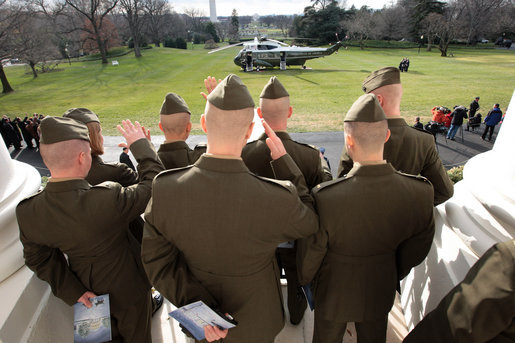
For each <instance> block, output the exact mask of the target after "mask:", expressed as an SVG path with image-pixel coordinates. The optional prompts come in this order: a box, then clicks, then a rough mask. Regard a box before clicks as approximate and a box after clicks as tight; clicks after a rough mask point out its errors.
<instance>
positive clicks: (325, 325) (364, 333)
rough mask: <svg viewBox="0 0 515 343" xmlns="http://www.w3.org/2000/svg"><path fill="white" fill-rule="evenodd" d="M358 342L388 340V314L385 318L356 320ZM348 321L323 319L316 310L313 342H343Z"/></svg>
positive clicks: (375, 342)
mask: <svg viewBox="0 0 515 343" xmlns="http://www.w3.org/2000/svg"><path fill="white" fill-rule="evenodd" d="M354 325H355V326H356V333H357V342H358V343H384V342H386V327H387V325H388V315H386V316H385V317H384V318H383V319H379V320H375V321H367V322H356V323H354ZM346 328H347V323H345V322H336V321H333V320H325V319H322V318H321V316H320V314H318V315H317V311H316V310H315V332H314V334H313V343H341V342H342V340H343V336H344V335H345V330H346Z"/></svg>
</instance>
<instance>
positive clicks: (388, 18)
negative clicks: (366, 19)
mask: <svg viewBox="0 0 515 343" xmlns="http://www.w3.org/2000/svg"><path fill="white" fill-rule="evenodd" d="M406 28H407V13H406V10H405V9H404V8H403V7H402V6H398V5H396V6H392V7H385V8H383V9H382V10H381V11H380V12H379V13H378V14H377V26H376V32H377V36H378V37H379V38H381V39H386V40H392V39H394V40H398V39H401V38H403V37H405V36H406V35H407V32H406Z"/></svg>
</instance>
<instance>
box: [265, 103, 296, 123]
mask: <svg viewBox="0 0 515 343" xmlns="http://www.w3.org/2000/svg"><path fill="white" fill-rule="evenodd" d="M259 107H260V108H261V114H262V115H263V119H265V120H266V121H267V122H268V124H274V123H277V122H281V121H284V120H287V119H288V114H289V109H290V97H289V96H286V97H282V98H277V99H268V98H260V99H259Z"/></svg>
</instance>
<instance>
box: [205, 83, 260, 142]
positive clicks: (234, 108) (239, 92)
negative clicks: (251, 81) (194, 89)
mask: <svg viewBox="0 0 515 343" xmlns="http://www.w3.org/2000/svg"><path fill="white" fill-rule="evenodd" d="M253 118H254V100H252V96H251V95H250V93H249V90H248V89H247V86H245V85H244V84H243V82H242V81H241V79H240V78H239V77H238V76H236V75H234V74H229V75H228V76H227V77H226V78H225V79H223V80H222V82H220V83H219V84H218V85H217V86H216V88H215V89H214V90H213V91H212V92H211V93H210V94H209V95H208V97H207V103H206V110H205V120H206V127H207V134H208V137H209V135H210V134H216V135H219V134H220V135H221V134H225V135H228V138H229V139H230V138H236V137H239V136H240V135H243V134H244V133H245V132H246V130H247V128H248V127H249V125H250V124H251V123H252V120H253Z"/></svg>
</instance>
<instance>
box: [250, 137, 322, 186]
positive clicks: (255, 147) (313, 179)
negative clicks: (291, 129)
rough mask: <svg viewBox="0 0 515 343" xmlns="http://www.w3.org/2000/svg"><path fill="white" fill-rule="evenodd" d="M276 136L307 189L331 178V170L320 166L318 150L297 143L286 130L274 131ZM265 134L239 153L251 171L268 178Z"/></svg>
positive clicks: (269, 173)
mask: <svg viewBox="0 0 515 343" xmlns="http://www.w3.org/2000/svg"><path fill="white" fill-rule="evenodd" d="M276 134H277V137H279V138H280V139H281V141H282V142H283V144H284V148H285V149H286V152H287V153H288V155H290V156H291V158H292V159H293V161H295V163H296V164H297V166H298V167H299V169H300V171H301V172H302V175H304V178H305V180H306V184H307V186H308V188H309V189H312V188H313V187H315V186H316V185H318V184H319V183H322V182H324V181H329V180H331V179H332V175H331V172H330V171H329V170H324V168H323V167H322V163H321V159H320V152H319V151H318V150H317V149H316V148H314V147H312V146H309V145H307V144H303V143H298V142H296V141H294V140H292V139H291V137H290V135H289V134H288V133H287V132H282V131H278V132H276ZM266 138H267V135H266V134H262V135H261V137H259V139H258V140H256V141H254V142H250V143H248V144H247V145H246V146H245V147H244V148H243V151H242V153H241V157H242V159H243V161H244V162H245V165H246V166H247V167H248V168H249V169H250V171H252V172H253V173H255V174H257V175H259V176H264V177H268V178H274V174H273V171H272V167H271V166H270V161H272V157H271V156H270V149H268V146H267V145H266Z"/></svg>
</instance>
